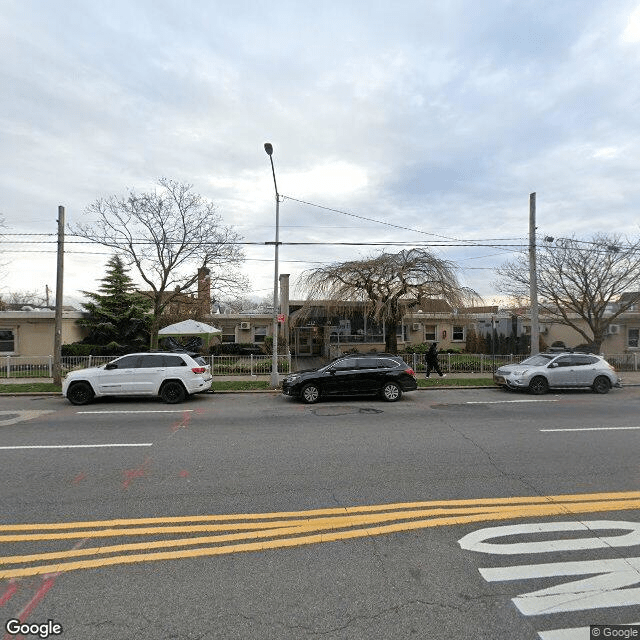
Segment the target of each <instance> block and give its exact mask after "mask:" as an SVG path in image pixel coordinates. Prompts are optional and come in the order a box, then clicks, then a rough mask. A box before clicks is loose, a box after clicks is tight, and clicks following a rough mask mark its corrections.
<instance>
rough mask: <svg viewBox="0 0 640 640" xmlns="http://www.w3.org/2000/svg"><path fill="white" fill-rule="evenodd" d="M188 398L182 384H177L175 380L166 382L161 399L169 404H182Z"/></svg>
mask: <svg viewBox="0 0 640 640" xmlns="http://www.w3.org/2000/svg"><path fill="white" fill-rule="evenodd" d="M186 396H187V392H186V391H185V390H184V387H183V386H182V384H181V383H180V382H176V381H175V380H169V382H165V384H164V385H163V386H162V389H160V397H161V398H162V399H163V400H164V401H165V402H166V403H167V404H178V403H179V402H182V401H183V400H184V399H185V398H186Z"/></svg>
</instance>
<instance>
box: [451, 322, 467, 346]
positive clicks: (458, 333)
mask: <svg viewBox="0 0 640 640" xmlns="http://www.w3.org/2000/svg"><path fill="white" fill-rule="evenodd" d="M451 339H452V340H453V341H454V342H456V341H461V340H464V327H462V326H456V325H454V326H453V334H452V336H451Z"/></svg>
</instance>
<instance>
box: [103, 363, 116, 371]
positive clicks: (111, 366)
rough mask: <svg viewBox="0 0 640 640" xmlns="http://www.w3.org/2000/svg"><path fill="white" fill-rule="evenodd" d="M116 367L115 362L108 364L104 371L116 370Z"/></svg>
mask: <svg viewBox="0 0 640 640" xmlns="http://www.w3.org/2000/svg"><path fill="white" fill-rule="evenodd" d="M117 368H118V365H117V364H116V363H115V362H110V363H109V364H108V365H106V366H105V369H108V370H111V369H117Z"/></svg>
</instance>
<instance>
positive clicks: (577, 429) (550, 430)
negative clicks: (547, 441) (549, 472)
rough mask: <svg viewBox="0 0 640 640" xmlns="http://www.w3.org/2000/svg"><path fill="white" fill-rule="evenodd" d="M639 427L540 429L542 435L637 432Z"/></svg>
mask: <svg viewBox="0 0 640 640" xmlns="http://www.w3.org/2000/svg"><path fill="white" fill-rule="evenodd" d="M638 429H640V427H577V428H575V429H540V431H541V432H542V433H553V432H558V431H637V430H638Z"/></svg>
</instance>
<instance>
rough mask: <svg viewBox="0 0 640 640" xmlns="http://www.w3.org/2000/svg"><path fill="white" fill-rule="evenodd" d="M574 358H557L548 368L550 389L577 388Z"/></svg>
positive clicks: (570, 356)
mask: <svg viewBox="0 0 640 640" xmlns="http://www.w3.org/2000/svg"><path fill="white" fill-rule="evenodd" d="M574 362H575V359H574V356H573V355H565V356H560V357H558V358H556V359H555V360H554V361H553V362H551V363H550V364H549V365H548V367H547V377H548V379H549V386H550V387H575V386H576V376H575V366H574Z"/></svg>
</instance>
